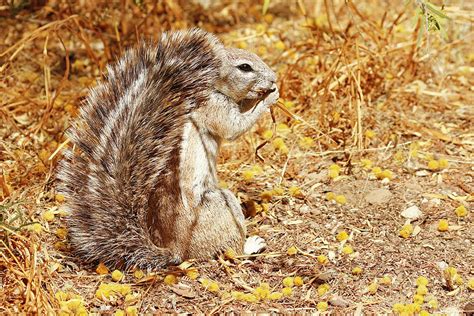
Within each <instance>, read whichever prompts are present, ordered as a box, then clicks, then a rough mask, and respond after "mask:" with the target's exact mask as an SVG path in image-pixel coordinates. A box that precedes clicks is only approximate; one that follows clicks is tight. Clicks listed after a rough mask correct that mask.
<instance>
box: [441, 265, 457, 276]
mask: <svg viewBox="0 0 474 316" xmlns="http://www.w3.org/2000/svg"><path fill="white" fill-rule="evenodd" d="M444 272H445V273H446V274H448V275H449V276H450V277H454V276H455V275H456V274H458V270H457V269H456V268H455V267H447V268H446V269H444Z"/></svg>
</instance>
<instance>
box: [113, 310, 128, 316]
mask: <svg viewBox="0 0 474 316" xmlns="http://www.w3.org/2000/svg"><path fill="white" fill-rule="evenodd" d="M114 316H125V312H124V311H123V310H121V309H117V310H116V311H115V313H114Z"/></svg>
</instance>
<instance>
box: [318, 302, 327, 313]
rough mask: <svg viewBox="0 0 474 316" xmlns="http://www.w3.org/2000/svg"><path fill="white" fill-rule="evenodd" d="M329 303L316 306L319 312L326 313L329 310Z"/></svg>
mask: <svg viewBox="0 0 474 316" xmlns="http://www.w3.org/2000/svg"><path fill="white" fill-rule="evenodd" d="M328 307H329V306H328V303H327V302H319V303H318V304H317V305H316V308H317V309H318V311H319V312H325V311H327V310H328Z"/></svg>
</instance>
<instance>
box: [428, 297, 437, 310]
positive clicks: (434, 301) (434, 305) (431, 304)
mask: <svg viewBox="0 0 474 316" xmlns="http://www.w3.org/2000/svg"><path fill="white" fill-rule="evenodd" d="M428 306H429V307H430V308H432V309H438V300H437V299H432V300H429V301H428Z"/></svg>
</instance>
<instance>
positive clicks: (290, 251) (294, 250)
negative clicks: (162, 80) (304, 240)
mask: <svg viewBox="0 0 474 316" xmlns="http://www.w3.org/2000/svg"><path fill="white" fill-rule="evenodd" d="M286 252H287V253H288V255H290V256H294V255H296V254H297V253H298V249H297V248H296V247H295V246H292V247H290V248H288V250H287V251H286Z"/></svg>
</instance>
